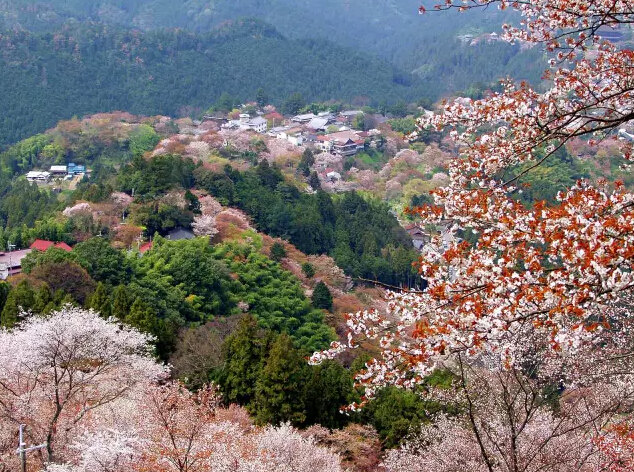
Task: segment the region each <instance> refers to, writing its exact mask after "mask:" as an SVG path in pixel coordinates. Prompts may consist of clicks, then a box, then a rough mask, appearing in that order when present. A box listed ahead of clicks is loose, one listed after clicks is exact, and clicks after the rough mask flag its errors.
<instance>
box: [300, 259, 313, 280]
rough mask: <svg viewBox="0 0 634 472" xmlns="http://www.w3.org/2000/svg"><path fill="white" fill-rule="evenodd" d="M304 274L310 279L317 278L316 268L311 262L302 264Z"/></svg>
mask: <svg viewBox="0 0 634 472" xmlns="http://www.w3.org/2000/svg"><path fill="white" fill-rule="evenodd" d="M302 272H304V275H305V276H306V277H308V278H309V279H312V278H313V277H314V276H315V268H314V267H313V265H312V264H311V263H310V262H304V263H303V264H302Z"/></svg>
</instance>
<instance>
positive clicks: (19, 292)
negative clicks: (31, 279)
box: [0, 280, 35, 328]
mask: <svg viewBox="0 0 634 472" xmlns="http://www.w3.org/2000/svg"><path fill="white" fill-rule="evenodd" d="M34 304H35V293H34V292H33V289H32V288H31V285H30V284H29V283H28V281H26V280H23V281H22V282H20V283H19V284H18V285H17V286H16V287H15V288H14V289H12V290H11V291H10V292H9V295H8V296H7V301H6V303H5V304H4V308H3V309H2V313H1V314H0V326H4V327H5V328H11V327H13V326H15V324H16V323H17V322H18V321H20V319H21V316H20V312H21V310H30V309H31V308H33V305H34Z"/></svg>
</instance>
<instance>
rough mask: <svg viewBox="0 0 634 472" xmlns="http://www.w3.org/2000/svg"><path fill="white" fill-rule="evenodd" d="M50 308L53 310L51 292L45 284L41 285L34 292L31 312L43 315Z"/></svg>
mask: <svg viewBox="0 0 634 472" xmlns="http://www.w3.org/2000/svg"><path fill="white" fill-rule="evenodd" d="M51 308H53V292H52V291H51V287H49V285H48V284H47V283H43V284H42V285H41V286H40V287H39V288H38V289H37V291H36V292H35V300H34V304H33V310H34V311H35V312H36V313H42V314H44V313H47V312H48V311H49V309H51Z"/></svg>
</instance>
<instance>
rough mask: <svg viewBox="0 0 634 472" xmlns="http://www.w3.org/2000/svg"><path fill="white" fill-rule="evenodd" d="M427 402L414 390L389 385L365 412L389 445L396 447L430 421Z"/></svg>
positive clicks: (368, 419) (365, 417) (364, 416)
mask: <svg viewBox="0 0 634 472" xmlns="http://www.w3.org/2000/svg"><path fill="white" fill-rule="evenodd" d="M426 407H427V405H426V403H425V402H424V401H423V400H421V398H420V397H419V396H418V395H417V394H416V393H414V392H410V391H407V390H402V389H398V388H396V387H387V388H385V389H383V390H381V391H380V392H379V393H378V394H377V396H376V398H375V399H374V400H372V401H371V402H370V403H369V404H368V406H367V407H366V408H364V410H363V412H362V418H363V419H364V421H366V422H369V423H370V424H372V426H374V427H375V428H376V430H377V432H378V433H379V436H380V438H381V440H382V441H383V444H384V446H385V447H388V448H390V447H395V446H397V445H398V444H399V442H400V441H401V440H402V439H403V438H405V436H407V435H408V434H409V433H412V432H414V431H416V430H417V429H418V428H419V427H420V425H421V423H422V422H424V421H426V420H428V414H427V411H426Z"/></svg>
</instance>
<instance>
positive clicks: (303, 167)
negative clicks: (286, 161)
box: [297, 148, 315, 177]
mask: <svg viewBox="0 0 634 472" xmlns="http://www.w3.org/2000/svg"><path fill="white" fill-rule="evenodd" d="M314 164H315V155H314V154H313V151H311V150H310V148H306V150H305V151H304V153H303V154H302V158H301V160H300V161H299V165H298V166H297V170H299V171H300V172H301V173H302V175H303V176H304V177H308V176H309V175H310V168H311V167H312V166H313V165H314Z"/></svg>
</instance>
